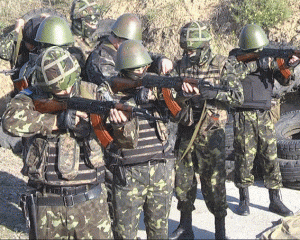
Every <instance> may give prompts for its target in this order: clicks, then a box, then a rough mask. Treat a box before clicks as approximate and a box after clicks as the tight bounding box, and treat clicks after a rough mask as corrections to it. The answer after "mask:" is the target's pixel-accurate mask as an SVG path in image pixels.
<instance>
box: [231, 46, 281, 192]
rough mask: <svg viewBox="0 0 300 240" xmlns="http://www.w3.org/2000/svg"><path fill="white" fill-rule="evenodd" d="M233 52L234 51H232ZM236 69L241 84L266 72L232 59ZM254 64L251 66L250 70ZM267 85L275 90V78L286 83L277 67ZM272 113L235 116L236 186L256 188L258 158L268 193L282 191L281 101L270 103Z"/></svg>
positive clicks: (259, 111)
mask: <svg viewBox="0 0 300 240" xmlns="http://www.w3.org/2000/svg"><path fill="white" fill-rule="evenodd" d="M232 51H233V52H234V50H232ZM231 64H232V67H233V69H239V73H238V75H239V78H240V79H241V81H243V79H245V78H246V76H248V75H251V74H252V73H253V72H256V71H257V70H258V71H263V70H262V69H257V68H258V67H257V64H256V63H255V62H254V63H253V62H252V63H248V64H245V63H243V62H238V61H237V60H236V59H234V56H232V62H231ZM250 64H252V66H250ZM268 76H269V77H268V79H269V80H268V81H269V82H270V84H271V86H272V87H273V86H274V82H273V80H274V77H273V76H276V79H277V80H278V82H279V83H281V84H284V82H285V81H286V80H285V79H284V77H283V76H282V75H281V73H280V71H279V69H278V68H276V67H275V66H273V67H271V69H269V70H268ZM270 101H271V102H270V103H269V105H270V107H269V109H259V108H257V109H255V108H254V109H246V108H243V106H241V108H236V111H235V112H234V143H233V145H234V149H235V185H236V186H237V187H238V188H245V187H248V186H251V185H253V183H254V175H253V174H252V169H253V162H254V159H255V157H256V155H257V154H258V155H259V159H260V162H261V164H262V167H263V174H264V184H265V186H266V188H268V189H279V188H281V187H282V178H281V173H280V168H279V163H278V162H277V161H276V159H277V141H276V133H275V127H274V124H275V123H276V121H277V120H278V111H280V108H279V101H278V100H277V99H275V98H272V99H270Z"/></svg>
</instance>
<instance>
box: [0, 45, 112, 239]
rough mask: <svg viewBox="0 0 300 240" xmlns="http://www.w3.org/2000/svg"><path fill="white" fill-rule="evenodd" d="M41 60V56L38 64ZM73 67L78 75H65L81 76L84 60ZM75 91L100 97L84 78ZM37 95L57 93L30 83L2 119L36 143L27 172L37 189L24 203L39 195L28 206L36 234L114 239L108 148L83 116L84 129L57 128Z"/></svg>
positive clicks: (33, 236)
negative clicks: (106, 174)
mask: <svg viewBox="0 0 300 240" xmlns="http://www.w3.org/2000/svg"><path fill="white" fill-rule="evenodd" d="M50 49H52V50H51V51H52V53H53V55H55V54H56V52H55V51H57V52H58V53H59V52H61V51H62V50H59V49H60V48H58V47H53V48H50ZM45 51H46V52H47V51H48V50H47V49H46V50H45ZM49 51H50V50H49ZM53 55H51V56H53ZM70 58H72V59H73V60H72V61H74V63H75V62H76V61H75V60H74V57H71V55H69V56H68V58H67V59H70ZM58 59H59V58H58ZM64 59H65V60H66V58H64ZM40 61H41V58H38V60H37V63H38V62H40ZM46 61H47V60H46ZM61 61H64V60H61ZM67 63H68V62H67ZM68 64H70V62H69V63H68ZM66 66H68V65H66ZM70 66H72V65H71V64H70ZM73 69H77V70H73ZM73 69H72V70H70V71H72V73H69V74H76V75H68V74H65V77H67V76H70V78H72V79H73V76H76V78H78V76H79V74H80V71H79V72H77V71H78V70H79V68H78V63H77V65H74V68H73ZM66 71H67V69H66ZM70 71H69V72H70ZM75 71H76V72H75ZM52 73H53V72H52ZM35 74H36V76H37V82H36V84H38V83H39V81H41V80H40V79H41V76H40V75H39V71H37V72H36V73H35ZM50 75H51V73H50ZM50 75H47V77H48V76H50ZM55 77H56V75H55V76H54V78H55ZM56 78H57V77H56ZM73 90H74V92H73V93H75V94H76V95H77V96H82V97H85V98H92V99H95V98H97V86H96V85H93V84H88V83H84V82H82V85H80V86H79V84H78V80H77V83H76V84H75V85H74V86H73ZM37 98H42V99H52V98H53V95H52V94H51V93H50V92H45V88H44V87H40V86H33V87H29V88H28V89H25V90H23V91H21V92H20V93H19V94H18V95H16V96H15V97H14V98H13V99H12V101H11V102H10V104H9V105H8V107H7V110H6V112H5V113H4V115H3V120H2V121H3V129H4V130H5V131H6V132H7V133H9V134H11V135H13V136H21V137H26V138H27V139H28V141H29V143H30V145H29V148H28V149H27V152H26V153H25V154H24V160H25V162H24V168H23V174H24V175H27V176H28V177H29V180H28V185H29V186H30V187H32V188H33V189H34V190H32V191H31V193H30V194H26V195H24V196H23V197H24V199H25V200H24V201H22V204H23V205H24V204H28V199H30V196H33V201H34V202H35V204H32V203H31V204H28V205H29V206H27V207H26V206H24V209H23V211H24V214H25V217H28V215H29V219H30V234H29V235H30V238H31V239H36V238H40V239H62V238H63V239H67V238H68V239H69V238H75V239H112V238H113V236H112V231H111V220H110V216H109V213H108V205H107V193H106V189H105V186H104V170H105V167H104V160H103V151H102V147H101V145H100V143H99V141H98V139H97V137H96V135H95V133H94V131H93V128H92V127H91V123H90V122H89V121H85V120H81V121H80V123H79V125H78V126H79V129H80V130H79V131H75V130H68V131H66V130H61V129H60V130H59V131H52V128H53V126H54V123H55V121H56V119H58V117H57V114H52V113H41V112H38V111H36V110H35V105H34V102H33V99H37ZM57 121H58V120H57ZM33 207H36V210H35V211H34V209H33ZM95 213H96V214H95ZM27 214H28V215H27ZM35 214H36V216H34V215H35Z"/></svg>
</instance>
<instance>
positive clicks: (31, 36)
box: [0, 16, 46, 79]
mask: <svg viewBox="0 0 300 240" xmlns="http://www.w3.org/2000/svg"><path fill="white" fill-rule="evenodd" d="M45 18H46V16H41V17H35V18H31V19H30V20H28V21H27V22H26V23H25V21H24V20H23V19H21V18H20V19H18V20H17V22H16V25H15V29H14V30H13V31H12V32H10V33H9V34H8V35H7V36H6V37H5V38H3V39H1V41H0V58H2V59H4V60H6V61H9V62H10V64H11V67H12V68H15V69H18V70H17V71H16V72H15V73H14V74H13V75H12V79H17V78H18V76H19V69H20V68H21V67H22V66H23V65H24V64H25V63H26V62H27V61H28V60H29V54H30V53H36V52H37V49H38V43H37V42H36V41H35V36H36V33H37V29H38V27H39V25H40V24H41V22H42V21H43V20H44V19H45ZM19 36H21V37H22V38H21V39H18V37H19ZM16 51H18V52H16Z"/></svg>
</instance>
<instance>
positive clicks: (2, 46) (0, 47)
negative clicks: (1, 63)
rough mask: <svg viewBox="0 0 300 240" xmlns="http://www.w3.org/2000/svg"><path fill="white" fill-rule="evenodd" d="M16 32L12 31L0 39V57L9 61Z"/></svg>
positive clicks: (13, 47) (15, 39)
mask: <svg viewBox="0 0 300 240" xmlns="http://www.w3.org/2000/svg"><path fill="white" fill-rule="evenodd" d="M17 37H18V36H17V32H16V31H12V32H10V33H9V34H8V35H7V36H5V37H3V38H2V39H1V40H0V58H1V59H3V60H6V61H11V59H12V56H13V53H14V49H15V41H17Z"/></svg>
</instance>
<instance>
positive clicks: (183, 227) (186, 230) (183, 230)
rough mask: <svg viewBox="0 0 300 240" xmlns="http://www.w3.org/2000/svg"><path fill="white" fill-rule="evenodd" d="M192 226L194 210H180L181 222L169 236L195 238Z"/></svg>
mask: <svg viewBox="0 0 300 240" xmlns="http://www.w3.org/2000/svg"><path fill="white" fill-rule="evenodd" d="M194 238H195V236H194V232H193V227H192V211H181V212H180V223H179V225H178V227H177V229H176V230H175V231H174V232H172V234H171V235H170V236H169V240H175V239H194Z"/></svg>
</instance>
